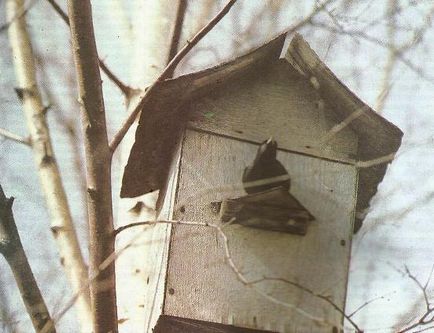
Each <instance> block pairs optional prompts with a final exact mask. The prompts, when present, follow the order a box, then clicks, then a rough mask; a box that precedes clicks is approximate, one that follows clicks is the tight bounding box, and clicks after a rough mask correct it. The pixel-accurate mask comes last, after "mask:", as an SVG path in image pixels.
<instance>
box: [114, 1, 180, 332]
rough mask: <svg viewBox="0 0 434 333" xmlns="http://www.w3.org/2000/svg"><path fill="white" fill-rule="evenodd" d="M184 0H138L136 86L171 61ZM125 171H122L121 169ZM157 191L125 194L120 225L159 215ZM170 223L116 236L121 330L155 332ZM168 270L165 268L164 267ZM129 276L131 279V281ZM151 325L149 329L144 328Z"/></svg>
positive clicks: (128, 140)
mask: <svg viewBox="0 0 434 333" xmlns="http://www.w3.org/2000/svg"><path fill="white" fill-rule="evenodd" d="M178 1H179V0H176V1H173V0H138V1H137V4H136V8H135V10H134V13H136V15H135V17H133V22H132V27H133V30H132V33H133V40H134V43H133V45H136V48H135V49H134V50H133V59H132V63H131V79H130V82H131V86H134V87H141V88H144V87H146V86H149V85H151V84H152V83H153V82H154V81H155V79H156V78H157V77H158V76H159V74H160V73H161V72H162V71H163V69H164V67H165V66H166V64H167V59H168V56H169V48H170V40H171V37H170V33H171V31H172V30H173V25H174V22H175V15H176V7H177V5H178ZM139 94H140V91H136V93H135V94H133V95H132V96H130V97H129V98H127V101H126V102H127V105H128V107H127V112H126V114H129V113H130V112H131V111H132V110H131V109H132V108H134V107H135V106H136V105H137V103H138V98H139ZM136 127H137V122H135V123H134V124H133V125H132V126H131V128H130V130H129V131H128V133H127V135H126V136H125V138H124V139H123V140H122V144H121V165H122V168H121V171H123V167H124V166H125V164H126V162H127V159H128V155H129V152H130V149H131V147H132V145H133V143H134V133H135V130H136ZM121 176H122V175H121ZM156 199H157V193H151V194H148V195H144V196H141V197H137V198H134V199H120V200H119V209H118V212H119V213H118V219H117V221H118V227H119V226H122V225H125V224H129V223H130V222H133V221H139V220H153V219H155V203H156ZM167 236H168V227H167V226H164V225H156V226H154V227H151V228H147V227H146V228H138V229H137V230H126V231H125V233H124V232H122V233H121V234H119V236H118V237H117V239H116V248H117V249H118V250H119V249H122V248H124V247H126V246H128V248H127V249H126V250H125V251H124V252H123V253H122V256H119V258H118V260H117V263H116V277H117V282H118V283H117V285H118V289H117V298H118V311H119V318H120V319H121V324H120V325H119V330H120V332H151V330H150V328H151V327H152V326H153V324H154V322H155V321H156V319H157V318H158V315H159V313H158V311H157V312H156V313H155V312H153V311H152V310H151V309H150V308H151V307H152V304H156V306H157V307H158V304H159V303H161V302H162V295H163V294H162V291H161V290H157V285H158V283H157V282H158V278H159V275H158V272H159V271H160V269H163V267H165V259H164V253H165V251H166V249H165V246H164V242H163V240H164V239H165V237H167ZM163 270H164V269H163ZM125 281H128V283H125ZM144 328H145V330H144Z"/></svg>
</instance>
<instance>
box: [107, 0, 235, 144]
mask: <svg viewBox="0 0 434 333" xmlns="http://www.w3.org/2000/svg"><path fill="white" fill-rule="evenodd" d="M236 2H237V0H229V1H228V2H227V4H226V5H225V6H224V7H223V8H222V10H221V11H220V12H219V13H217V15H216V16H214V18H213V19H212V20H211V21H210V22H209V23H208V24H207V25H205V26H204V27H203V28H202V29H201V30H200V31H199V32H198V33H197V34H196V35H195V36H194V37H193V38H192V39H191V41H189V42H187V44H186V45H185V46H184V47H183V48H182V49H181V50H180V51H179V52H178V53H177V54H176V55H175V56H174V57H173V59H172V60H171V61H170V62H169V64H168V65H167V66H166V68H165V69H164V70H163V72H162V73H161V74H160V76H159V77H158V78H157V80H156V81H155V82H154V83H153V84H152V85H151V86H150V87H148V88H147V89H145V91H144V92H143V95H141V96H140V97H139V102H138V103H137V106H136V107H135V108H134V109H133V111H132V112H131V113H130V114H129V115H128V117H127V119H126V120H125V122H124V123H123V124H122V126H121V128H120V129H119V131H118V132H117V133H116V134H115V136H114V137H113V140H112V141H111V142H110V150H111V151H112V152H114V151H115V150H116V148H117V147H118V145H119V143H120V142H121V141H122V139H123V138H124V136H125V134H126V133H127V132H128V129H129V128H130V127H131V125H132V124H133V123H134V121H135V119H136V117H137V116H138V114H139V113H140V111H142V110H143V109H144V108H145V106H146V103H147V102H148V101H149V99H150V96H152V93H153V91H154V90H155V88H156V87H157V85H158V83H160V82H161V81H164V80H165V79H167V78H168V77H169V76H170V75H171V74H172V73H173V71H174V70H175V68H176V66H178V64H179V63H180V62H181V60H182V59H183V58H184V57H185V55H186V54H187V53H188V52H190V50H191V49H192V48H193V47H194V46H195V45H196V44H197V43H198V42H199V41H200V40H201V39H202V38H203V37H205V36H206V34H207V33H208V32H209V31H211V30H212V29H213V28H214V27H215V26H216V25H217V23H218V22H220V20H221V19H222V18H223V17H224V16H225V15H226V14H227V13H228V12H229V10H230V9H231V8H232V6H233V5H234V4H235V3H236Z"/></svg>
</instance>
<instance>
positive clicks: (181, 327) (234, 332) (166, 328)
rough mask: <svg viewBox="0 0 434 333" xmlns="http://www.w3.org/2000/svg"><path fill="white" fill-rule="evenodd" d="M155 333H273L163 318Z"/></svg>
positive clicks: (197, 321) (169, 317) (184, 319)
mask: <svg viewBox="0 0 434 333" xmlns="http://www.w3.org/2000/svg"><path fill="white" fill-rule="evenodd" d="M154 333H271V332H270V331H262V330H261V331H259V330H253V329H246V328H240V327H235V326H231V325H222V324H216V323H210V322H206V321H200V320H193V319H186V318H179V317H172V316H161V317H160V319H159V320H158V324H157V327H156V328H155V330H154Z"/></svg>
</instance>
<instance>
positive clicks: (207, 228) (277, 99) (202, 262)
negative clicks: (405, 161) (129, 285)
mask: <svg viewBox="0 0 434 333" xmlns="http://www.w3.org/2000/svg"><path fill="white" fill-rule="evenodd" d="M401 137H402V132H401V131H400V130H399V129H398V128H397V127H395V126H394V125H392V124H391V123H389V122H388V121H386V120H385V119H383V118H382V117H381V116H379V115H378V114H376V113H375V112H374V111H373V110H372V109H371V108H370V107H369V106H367V105H366V104H365V103H363V102H362V101H361V100H360V99H359V98H358V97H357V96H356V95H355V94H354V93H352V92H351V91H350V90H349V89H348V88H347V87H346V86H345V85H344V84H343V83H342V82H341V81H339V79H337V78H336V76H335V75H334V74H333V73H332V72H331V70H330V69H329V68H328V67H327V66H326V65H325V64H324V63H323V62H322V61H321V60H320V59H319V57H318V56H317V54H316V53H315V52H314V51H313V50H312V49H311V48H310V47H309V45H308V44H307V43H306V42H305V41H304V40H303V38H302V37H301V36H300V35H295V36H293V37H292V38H291V37H290V36H286V34H283V35H280V36H279V37H277V38H276V39H274V40H272V41H270V42H269V43H267V44H265V45H263V46H262V47H260V48H258V49H255V50H253V51H251V52H250V53H248V54H246V55H244V56H241V57H238V58H236V59H234V60H233V61H230V62H228V63H225V64H222V65H219V66H217V67H214V68H210V69H207V70H204V71H201V72H198V73H193V74H189V75H185V76H181V77H178V78H176V79H172V80H168V81H164V82H162V83H160V86H159V88H158V89H157V93H156V94H155V95H154V96H153V97H152V103H151V107H150V108H148V109H147V110H146V112H143V114H142V115H141V119H140V122H139V125H138V128H137V132H136V139H135V143H134V146H133V148H132V150H131V153H130V157H129V160H128V164H127V166H126V168H125V173H124V177H123V183H122V190H121V196H123V197H135V196H138V195H141V194H144V193H147V192H150V191H153V190H156V189H159V190H160V197H159V198H160V199H159V201H160V203H159V207H163V208H162V211H163V212H165V214H166V216H163V217H161V216H160V219H162V218H167V219H169V218H170V219H171V221H172V223H171V224H170V225H164V227H162V229H160V230H162V231H161V232H160V233H155V235H157V236H158V237H159V238H158V241H156V242H154V243H153V245H152V248H150V250H149V253H143V254H142V255H143V256H157V257H158V258H159V260H156V262H158V266H157V265H156V266H155V267H154V268H147V269H149V272H150V273H149V281H150V282H149V284H148V285H149V290H145V291H143V293H144V299H145V306H144V316H147V321H148V322H149V323H151V324H150V325H151V326H152V327H154V326H155V323H157V324H156V327H155V330H154V332H217V331H218V332H339V331H341V328H342V325H343V319H344V318H343V315H342V311H343V310H344V308H345V296H346V288H347V279H348V269H349V263H350V254H351V237H352V234H353V232H354V229H355V227H358V226H360V221H361V220H362V219H363V212H364V211H365V210H366V208H367V207H368V204H369V201H370V199H371V197H372V196H373V195H374V194H375V192H376V189H377V186H378V184H379V183H380V182H381V180H382V179H383V176H384V174H385V171H386V168H387V164H388V163H389V162H390V161H391V160H392V159H393V156H394V154H395V152H396V151H397V150H398V148H399V146H400V143H401ZM270 145H273V146H270ZM270 147H271V148H270ZM267 149H272V150H273V152H274V153H273V154H272V156H271V157H270V158H268V159H267V162H266V163H262V164H261V163H260V162H258V161H259V159H260V158H261V156H262V155H261V154H265V153H263V151H264V150H267ZM273 163H274V165H275V168H274V169H273V168H269V167H268V166H270V165H271V164H273ZM252 168H256V169H255V170H256V171H251V170H252ZM269 169H270V170H271V171H270V170H269ZM264 170H265V171H264ZM273 170H274V171H273ZM276 170H277V171H276ZM279 170H280V171H279ZM263 171H264V172H265V176H264V177H258V176H251V175H252V174H256V173H259V174H260V173H262V172H263ZM273 172H274V173H273ZM249 177H250V178H249ZM273 177H277V178H276V179H277V180H276V179H274V178H273ZM279 177H280V178H279ZM268 179H274V181H271V184H272V185H273V184H274V185H275V186H271V185H270V186H265V187H260V186H262V185H264V184H270V182H269V181H267V180H268ZM264 181H265V182H264ZM255 182H256V183H255ZM261 182H263V183H261ZM273 182H274V183H273ZM251 186H253V187H255V186H257V190H251V191H249V187H251ZM163 199H164V200H163ZM163 203H164V204H163ZM176 221H179V223H177V222H176ZM157 227H159V226H155V228H157ZM157 236H155V237H157Z"/></svg>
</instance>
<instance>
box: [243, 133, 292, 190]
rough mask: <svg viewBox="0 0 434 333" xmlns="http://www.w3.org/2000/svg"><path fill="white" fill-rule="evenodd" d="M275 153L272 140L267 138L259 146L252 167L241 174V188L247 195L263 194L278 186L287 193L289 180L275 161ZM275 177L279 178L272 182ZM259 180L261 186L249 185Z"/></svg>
mask: <svg viewBox="0 0 434 333" xmlns="http://www.w3.org/2000/svg"><path fill="white" fill-rule="evenodd" d="M276 153H277V142H276V141H274V140H273V138H269V139H268V140H266V141H264V142H263V143H262V144H261V145H260V146H259V149H258V152H257V153H256V157H255V160H254V161H253V165H251V166H248V167H247V168H246V169H245V170H244V173H243V179H242V180H243V187H244V190H245V191H246V192H247V193H248V194H253V193H258V192H263V191H266V190H269V189H272V188H274V187H279V186H282V187H284V188H285V189H286V190H287V191H289V187H290V186H291V180H290V178H289V175H288V172H287V171H286V169H285V167H284V166H283V165H282V163H280V162H279V161H278V160H277V159H276ZM285 176H286V177H285ZM276 177H279V178H278V179H277V180H273V178H276ZM267 179H269V181H267ZM261 180H262V182H261V183H262V184H257V185H255V183H251V182H255V181H261Z"/></svg>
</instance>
